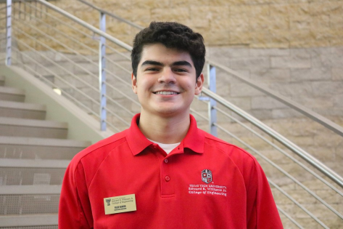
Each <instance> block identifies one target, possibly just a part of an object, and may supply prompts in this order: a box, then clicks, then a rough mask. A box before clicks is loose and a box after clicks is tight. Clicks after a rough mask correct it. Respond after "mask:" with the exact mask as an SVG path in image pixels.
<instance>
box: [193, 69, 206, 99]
mask: <svg viewBox="0 0 343 229" xmlns="http://www.w3.org/2000/svg"><path fill="white" fill-rule="evenodd" d="M203 85H204V75H203V74H202V73H201V74H200V76H199V77H198V78H197V81H196V82H195V92H194V94H195V95H200V93H201V90H202V86H203Z"/></svg>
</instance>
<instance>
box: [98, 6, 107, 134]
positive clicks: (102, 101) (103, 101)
mask: <svg viewBox="0 0 343 229" xmlns="http://www.w3.org/2000/svg"><path fill="white" fill-rule="evenodd" d="M100 30H101V31H103V32H106V15H105V14H104V13H102V12H100ZM105 43H106V39H105V38H104V37H103V36H100V46H99V47H100V49H99V87H100V88H99V89H100V129H101V131H105V130H106V72H105V69H106V59H105V57H106V45H105Z"/></svg>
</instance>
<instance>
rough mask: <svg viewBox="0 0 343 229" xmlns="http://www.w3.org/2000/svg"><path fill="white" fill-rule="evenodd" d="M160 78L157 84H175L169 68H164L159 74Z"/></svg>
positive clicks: (172, 73)
mask: <svg viewBox="0 0 343 229" xmlns="http://www.w3.org/2000/svg"><path fill="white" fill-rule="evenodd" d="M161 73H162V74H161V76H160V77H159V79H158V82H159V83H165V84H171V83H175V80H176V79H175V75H174V72H173V71H172V69H170V68H164V69H163V71H162V72H161Z"/></svg>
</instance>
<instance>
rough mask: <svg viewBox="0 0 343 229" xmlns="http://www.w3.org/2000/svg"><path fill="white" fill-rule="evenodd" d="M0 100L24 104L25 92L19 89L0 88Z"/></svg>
mask: <svg viewBox="0 0 343 229" xmlns="http://www.w3.org/2000/svg"><path fill="white" fill-rule="evenodd" d="M0 100H7V101H15V102H24V100H25V91H24V90H22V89H19V88H12V87H4V86H0Z"/></svg>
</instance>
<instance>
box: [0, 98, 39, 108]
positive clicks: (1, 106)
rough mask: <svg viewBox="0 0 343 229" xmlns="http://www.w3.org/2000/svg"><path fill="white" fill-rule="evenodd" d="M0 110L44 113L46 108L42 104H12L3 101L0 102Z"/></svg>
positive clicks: (11, 102)
mask: <svg viewBox="0 0 343 229" xmlns="http://www.w3.org/2000/svg"><path fill="white" fill-rule="evenodd" d="M0 108H13V109H21V110H38V111H46V106H45V105H42V104H36V103H24V102H13V101H5V100H0Z"/></svg>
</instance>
